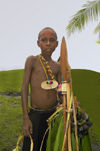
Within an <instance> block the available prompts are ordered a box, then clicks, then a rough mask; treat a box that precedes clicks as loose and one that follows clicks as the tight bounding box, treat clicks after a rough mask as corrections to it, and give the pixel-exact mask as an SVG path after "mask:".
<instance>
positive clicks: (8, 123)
mask: <svg viewBox="0 0 100 151" xmlns="http://www.w3.org/2000/svg"><path fill="white" fill-rule="evenodd" d="M21 125H22V110H21V101H20V99H19V98H14V97H9V98H6V97H3V96H0V151H10V150H11V149H12V148H13V147H14V145H15V144H16V141H17V136H18V135H19V134H20V133H21Z"/></svg>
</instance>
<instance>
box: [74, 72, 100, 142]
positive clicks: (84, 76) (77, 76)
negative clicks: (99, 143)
mask: <svg viewBox="0 0 100 151" xmlns="http://www.w3.org/2000/svg"><path fill="white" fill-rule="evenodd" d="M72 79H73V91H74V94H75V95H76V96H77V100H78V101H79V102H80V103H81V107H82V109H83V110H84V111H86V112H87V113H88V114H89V117H90V120H91V121H92V122H93V127H94V130H95V132H96V135H97V138H98V139H99V140H100V73H97V72H93V71H89V70H72Z"/></svg>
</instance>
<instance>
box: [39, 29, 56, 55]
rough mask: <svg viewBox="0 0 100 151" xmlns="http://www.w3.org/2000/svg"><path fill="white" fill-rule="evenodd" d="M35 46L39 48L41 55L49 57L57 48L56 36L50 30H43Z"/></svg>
mask: <svg viewBox="0 0 100 151" xmlns="http://www.w3.org/2000/svg"><path fill="white" fill-rule="evenodd" d="M37 44H38V46H39V47H40V48H41V53H42V54H43V55H45V56H51V55H52V53H53V51H54V50H55V48H56V47H57V46H58V41H57V37H56V34H55V33H54V32H53V31H52V30H51V29H45V30H43V31H42V33H41V35H40V38H39V40H38V41H37Z"/></svg>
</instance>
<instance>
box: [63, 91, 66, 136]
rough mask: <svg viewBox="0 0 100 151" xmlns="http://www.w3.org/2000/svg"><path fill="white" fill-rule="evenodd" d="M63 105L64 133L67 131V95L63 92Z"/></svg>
mask: <svg viewBox="0 0 100 151" xmlns="http://www.w3.org/2000/svg"><path fill="white" fill-rule="evenodd" d="M63 106H64V134H65V132H66V95H65V94H63Z"/></svg>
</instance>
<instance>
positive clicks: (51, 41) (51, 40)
mask: <svg viewBox="0 0 100 151" xmlns="http://www.w3.org/2000/svg"><path fill="white" fill-rule="evenodd" d="M41 41H42V42H44V43H47V42H48V41H49V42H50V43H54V42H55V41H56V40H55V39H53V38H51V39H46V38H43V39H41Z"/></svg>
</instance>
